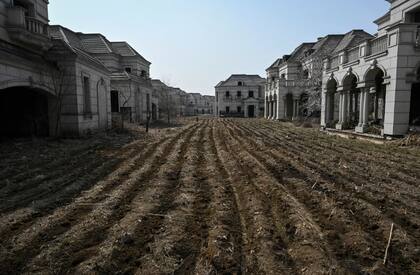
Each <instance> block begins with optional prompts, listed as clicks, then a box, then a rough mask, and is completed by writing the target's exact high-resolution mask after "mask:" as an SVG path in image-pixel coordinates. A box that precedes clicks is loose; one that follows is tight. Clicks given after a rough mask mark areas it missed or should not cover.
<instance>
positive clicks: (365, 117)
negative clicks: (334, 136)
mask: <svg viewBox="0 0 420 275" xmlns="http://www.w3.org/2000/svg"><path fill="white" fill-rule="evenodd" d="M374 90H375V88H374V87H372V88H370V89H369V88H364V89H362V90H361V93H360V96H361V98H360V117H359V125H357V127H356V132H358V133H365V132H366V130H367V127H368V123H369V106H370V91H372V92H374Z"/></svg>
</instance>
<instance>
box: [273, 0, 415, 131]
mask: <svg viewBox="0 0 420 275" xmlns="http://www.w3.org/2000/svg"><path fill="white" fill-rule="evenodd" d="M387 2H389V3H390V10H389V12H388V13H386V14H385V15H384V16H382V17H381V18H379V19H377V20H376V21H375V23H376V24H377V26H378V32H377V33H376V34H375V35H371V34H369V33H366V32H364V31H363V30H352V31H350V32H348V33H346V34H334V35H327V36H325V37H322V38H319V39H318V41H316V42H313V43H303V44H302V45H300V46H299V47H298V48H297V49H296V50H295V51H294V52H293V53H292V54H290V55H285V56H283V57H282V58H279V59H278V60H276V61H275V62H274V64H273V65H271V66H270V67H269V68H268V69H267V83H266V89H265V108H266V118H269V119H300V118H302V117H311V116H314V117H320V119H321V126H322V127H323V128H324V129H330V130H333V131H343V130H346V131H354V132H357V133H372V134H377V135H383V136H401V135H405V134H406V133H407V132H408V131H409V130H416V129H417V130H418V129H419V127H420V0H387Z"/></svg>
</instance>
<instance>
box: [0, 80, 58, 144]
mask: <svg viewBox="0 0 420 275" xmlns="http://www.w3.org/2000/svg"><path fill="white" fill-rule="evenodd" d="M48 114H49V108H48V96H47V93H46V92H43V91H38V90H34V89H30V88H27V87H16V88H9V89H5V90H2V91H0V136H2V137H31V136H37V137H46V136H49V133H50V125H49V121H50V120H49V115H48Z"/></svg>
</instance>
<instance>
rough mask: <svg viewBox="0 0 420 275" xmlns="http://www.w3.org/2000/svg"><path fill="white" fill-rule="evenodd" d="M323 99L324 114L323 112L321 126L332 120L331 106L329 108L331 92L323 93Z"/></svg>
mask: <svg viewBox="0 0 420 275" xmlns="http://www.w3.org/2000/svg"><path fill="white" fill-rule="evenodd" d="M323 101H324V104H325V106H324V112H325V114H324V117H325V118H324V119H323V122H322V124H323V125H322V126H324V127H326V126H327V125H328V124H329V123H330V121H331V120H332V118H331V110H332V108H331V94H330V93H328V92H326V93H323Z"/></svg>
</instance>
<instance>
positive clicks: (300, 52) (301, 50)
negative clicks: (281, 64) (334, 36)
mask: <svg viewBox="0 0 420 275" xmlns="http://www.w3.org/2000/svg"><path fill="white" fill-rule="evenodd" d="M315 44H316V43H315V42H310V43H302V44H301V45H300V46H299V47H297V48H296V49H295V50H294V51H293V52H292V53H291V54H290V58H289V59H287V62H296V61H299V60H301V59H302V58H303V57H304V56H305V52H306V51H307V50H310V49H312V48H313V47H314V46H315Z"/></svg>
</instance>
